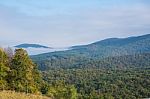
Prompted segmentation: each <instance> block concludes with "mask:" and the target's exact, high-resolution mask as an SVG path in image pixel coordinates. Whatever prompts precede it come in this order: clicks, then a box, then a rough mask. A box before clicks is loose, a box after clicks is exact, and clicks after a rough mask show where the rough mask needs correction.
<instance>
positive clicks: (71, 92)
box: [46, 81, 77, 99]
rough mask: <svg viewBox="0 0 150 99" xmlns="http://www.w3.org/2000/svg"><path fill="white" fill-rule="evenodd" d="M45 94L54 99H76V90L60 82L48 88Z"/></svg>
mask: <svg viewBox="0 0 150 99" xmlns="http://www.w3.org/2000/svg"><path fill="white" fill-rule="evenodd" d="M46 94H47V95H48V96H50V97H54V98H56V99H77V91H76V88H75V87H74V86H72V85H66V84H64V83H63V82H61V81H59V82H55V84H54V83H53V84H52V85H51V86H49V88H48V91H47V93H46Z"/></svg>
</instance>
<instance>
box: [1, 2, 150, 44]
mask: <svg viewBox="0 0 150 99" xmlns="http://www.w3.org/2000/svg"><path fill="white" fill-rule="evenodd" d="M149 27H150V0H0V34H1V36H0V45H10V46H11V45H16V44H20V43H39V44H44V45H48V46H51V47H65V46H72V45H79V44H88V43H91V42H95V41H98V40H102V39H105V38H109V37H127V36H136V35H143V34H148V33H150V28H149Z"/></svg>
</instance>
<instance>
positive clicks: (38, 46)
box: [14, 43, 50, 48]
mask: <svg viewBox="0 0 150 99" xmlns="http://www.w3.org/2000/svg"><path fill="white" fill-rule="evenodd" d="M14 47H17V48H29V47H31V48H50V47H47V46H43V45H39V44H27V43H25V44H20V45H16V46H14Z"/></svg>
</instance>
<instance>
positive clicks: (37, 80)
mask: <svg viewBox="0 0 150 99" xmlns="http://www.w3.org/2000/svg"><path fill="white" fill-rule="evenodd" d="M6 51H7V52H5V51H4V50H3V49H0V90H14V91H17V92H26V93H34V94H40V93H42V94H45V95H47V96H50V97H53V98H56V99H77V91H76V89H75V87H74V86H72V85H66V84H64V83H62V82H57V83H55V84H53V85H50V84H48V83H47V82H46V81H44V80H43V79H42V75H41V73H40V72H39V70H38V69H37V66H36V65H35V64H34V63H33V62H32V60H31V59H30V57H29V56H28V54H27V52H26V51H25V50H24V49H16V50H15V53H14V55H12V53H11V50H10V49H9V50H7V49H6Z"/></svg>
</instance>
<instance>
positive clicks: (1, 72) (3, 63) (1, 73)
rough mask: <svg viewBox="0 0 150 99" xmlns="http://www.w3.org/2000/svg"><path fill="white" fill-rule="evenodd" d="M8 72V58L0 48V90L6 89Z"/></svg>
mask: <svg viewBox="0 0 150 99" xmlns="http://www.w3.org/2000/svg"><path fill="white" fill-rule="evenodd" d="M8 72H9V65H8V57H7V55H6V53H5V52H4V50H3V49H2V48H0V90H4V89H5V88H6V87H7V80H6V79H7V76H8Z"/></svg>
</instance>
